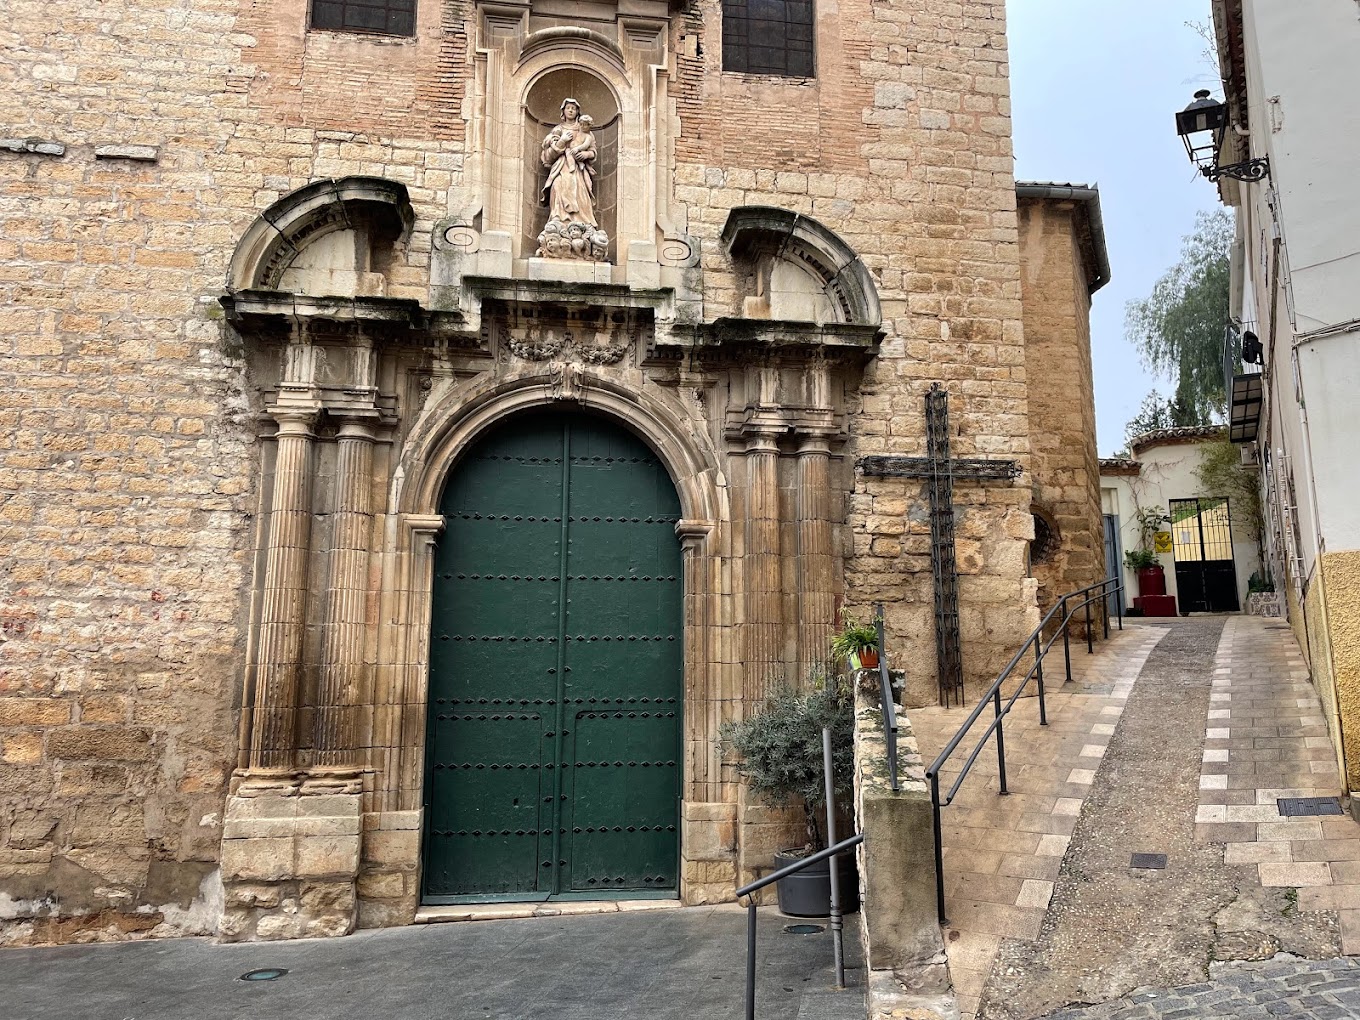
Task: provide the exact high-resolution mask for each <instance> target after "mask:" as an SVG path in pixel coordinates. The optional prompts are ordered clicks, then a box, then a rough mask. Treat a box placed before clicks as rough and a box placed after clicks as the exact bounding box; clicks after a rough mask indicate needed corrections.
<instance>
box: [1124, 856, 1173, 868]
mask: <svg viewBox="0 0 1360 1020" xmlns="http://www.w3.org/2000/svg"><path fill="white" fill-rule="evenodd" d="M1129 867H1130V868H1148V869H1150V870H1155V871H1161V870H1162V869H1163V868H1165V867H1166V854H1134V855H1133V856H1132V857H1130V858H1129Z"/></svg>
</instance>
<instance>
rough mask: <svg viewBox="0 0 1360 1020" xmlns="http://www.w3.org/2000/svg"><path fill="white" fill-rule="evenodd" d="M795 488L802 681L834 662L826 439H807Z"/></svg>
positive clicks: (833, 589) (800, 452) (800, 448)
mask: <svg viewBox="0 0 1360 1020" xmlns="http://www.w3.org/2000/svg"><path fill="white" fill-rule="evenodd" d="M797 472H798V474H797V484H796V485H795V486H794V493H795V502H796V507H795V513H796V515H797V521H798V551H797V573H798V669H799V679H800V680H801V679H803V678H804V677H806V676H807V673H808V670H809V669H811V668H812V667H814V666H817V665H820V664H821V663H824V662H826V661H827V659H828V658H829V657H830V652H829V651H828V646H829V645H830V642H831V636H832V632H833V631H834V629H835V623H836V620H835V616H836V573H835V570H836V568H835V556H834V552H835V550H834V549H833V548H832V525H831V521H832V509H833V508H832V505H831V501H832V494H831V444H830V441H829V440H828V439H827V437H826V436H824V435H820V434H813V435H805V436H804V437H802V440H801V442H800V443H799V446H798V461H797Z"/></svg>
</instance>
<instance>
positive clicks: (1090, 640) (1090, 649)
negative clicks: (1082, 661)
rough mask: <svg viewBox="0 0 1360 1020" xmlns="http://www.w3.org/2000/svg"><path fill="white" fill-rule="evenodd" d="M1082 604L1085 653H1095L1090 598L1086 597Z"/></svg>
mask: <svg viewBox="0 0 1360 1020" xmlns="http://www.w3.org/2000/svg"><path fill="white" fill-rule="evenodd" d="M1083 604H1084V605H1085V606H1086V654H1087V655H1094V654H1095V653H1096V636H1095V635H1094V634H1092V633H1091V600H1090V599H1089V598H1088V599H1087V600H1086V602H1085V603H1083Z"/></svg>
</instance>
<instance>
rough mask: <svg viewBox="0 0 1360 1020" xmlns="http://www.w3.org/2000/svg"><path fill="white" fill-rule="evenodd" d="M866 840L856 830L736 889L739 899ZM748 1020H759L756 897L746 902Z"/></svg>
mask: <svg viewBox="0 0 1360 1020" xmlns="http://www.w3.org/2000/svg"><path fill="white" fill-rule="evenodd" d="M863 842H864V833H862V832H860V833H856V834H855V835H853V836H851V837H850V838H849V839H843V840H841V841H840V842H839V843H836V844H834V845H832V846H829V847H827V848H826V849H825V850H818V851H817V852H816V853H815V854H813V855H812V856H811V857H804V858H803V859H802V860H801V861H794V862H793V863H792V864H790V865H787V866H785V867H783V868H780V869H779V870H778V871H776V872H773V873H772V874H769V875H766V876H765V877H764V878H759V879H756V881H754V882H750V883H748V884H746V885H744V886H742V887H741V888H740V889H738V890H737V899H741V897H743V896H750V895H751V894H752V893H756V892H759V891H760V890H761V889H764V888H765V887H766V886H767V885H772V884H774V883H775V882H778V881H779V880H780V879H781V878H784V877H786V876H788V875H793V874H796V873H797V872H800V871H802V870H803V869H804V868H808V867H811V866H812V865H814V864H820V863H821V862H822V861H824V860H827V859H828V858H830V857H835V856H836V855H837V854H843V853H845V851H847V850H850V849H852V848H854V847H857V846H859V845H860V844H861V843H863ZM828 867H829V868H830V870H831V873H832V875H833V876H834V875H835V873H836V865H835V864H834V863H833V864H831V865H829V866H828ZM746 1020H756V902H755V900H754V899H752V900H751V902H750V903H748V904H746Z"/></svg>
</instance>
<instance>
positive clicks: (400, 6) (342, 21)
mask: <svg viewBox="0 0 1360 1020" xmlns="http://www.w3.org/2000/svg"><path fill="white" fill-rule="evenodd" d="M312 28H322V29H330V30H332V31H336V32H367V33H370V34H373V35H415V32H416V0H312Z"/></svg>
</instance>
